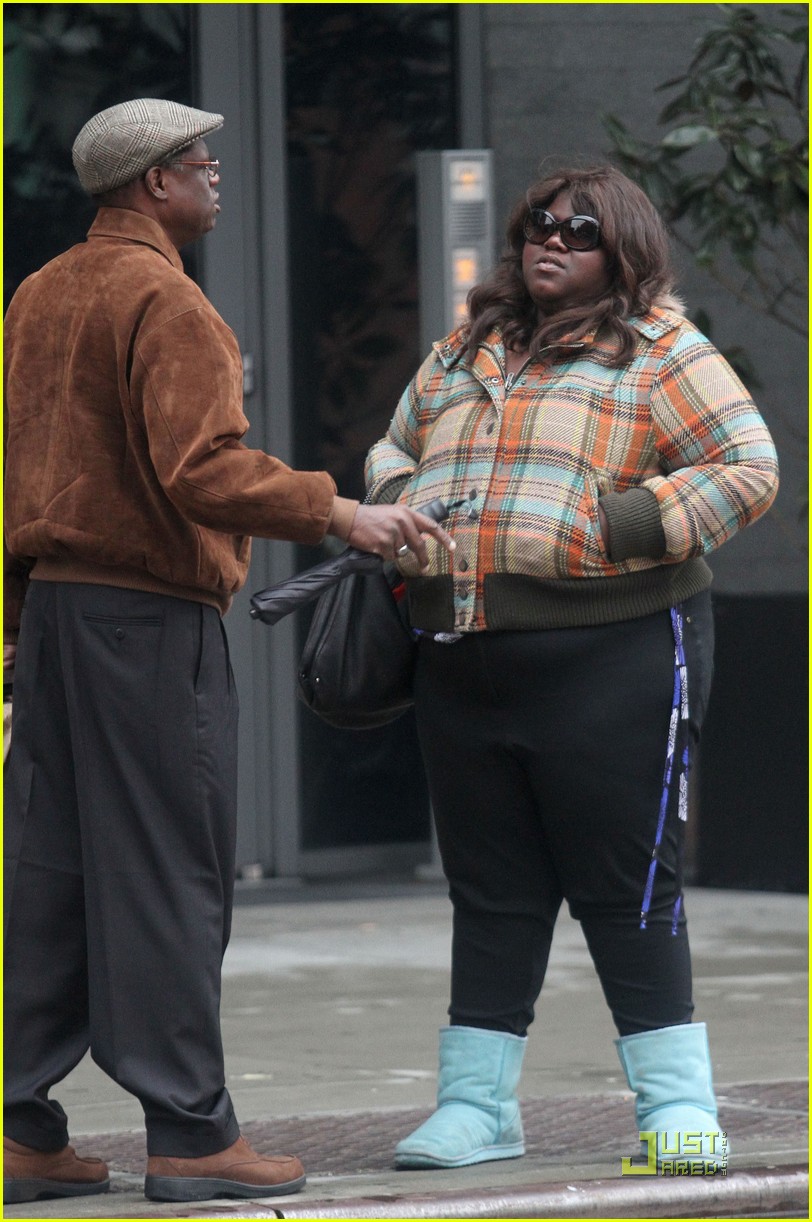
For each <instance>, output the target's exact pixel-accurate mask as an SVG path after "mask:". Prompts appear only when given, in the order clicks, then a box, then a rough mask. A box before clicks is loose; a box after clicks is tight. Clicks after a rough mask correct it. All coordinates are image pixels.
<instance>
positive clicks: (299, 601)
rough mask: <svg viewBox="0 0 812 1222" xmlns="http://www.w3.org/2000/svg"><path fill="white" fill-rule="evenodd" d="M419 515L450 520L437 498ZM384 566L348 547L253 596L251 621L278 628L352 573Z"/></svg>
mask: <svg viewBox="0 0 812 1222" xmlns="http://www.w3.org/2000/svg"><path fill="white" fill-rule="evenodd" d="M451 508H454V506H451ZM417 512H418V513H423V514H425V515H426V517H427V518H433V520H434V521H435V522H443V521H445V519H446V518H447V517H448V514H449V506H448V505H446V503H445V501H441V500H440V499H439V498H438V499H437V500H434V501H431V502H430V503H429V504H428V505H421V507H420V508H419V509H418V510H417ZM383 563H384V562H383V560H382V559H381V557H380V556H376V555H375V553H374V552H365V551H362V550H361V548H360V547H348V548H346V549H345V550H344V551H343V552H341V554H340V555H338V556H333V557H331V559H329V560H322V562H321V564H314V565H313V567H312V568H311V569H305V570H304V572H303V573H297V574H296V575H295V576H293V577H288V578H287V580H286V581H279V582H277V584H276V585H274V586H268V588H267V590H260V591H259V592H258V593H256V594H254V595H252V597H251V610H250V611H249V615H250V616H251V618H252V619H258V620H262V622H263V624H275V623H276V622H277V621H278V620H280V619H283V618H284V617H285V616H286V615H289V614H290V613H291V611H295V610H296V608H297V607H303V606H304V605H305V603H309V602H312V601H313V599H314V598H318V596H319V595H320V594H321V593H323V592H324V590H326V589H328V587H329V586H333V585H335V584H336V583H337V582H339V581H341V580H342V579H343V578H344V577H349V575H350V573H377V572H378V571H379V570H380V569H382V568H383Z"/></svg>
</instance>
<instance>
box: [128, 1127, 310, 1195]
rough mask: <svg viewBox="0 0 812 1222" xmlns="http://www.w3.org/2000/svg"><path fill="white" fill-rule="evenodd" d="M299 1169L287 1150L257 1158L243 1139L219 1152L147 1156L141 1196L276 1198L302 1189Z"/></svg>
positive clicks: (301, 1177) (301, 1172)
mask: <svg viewBox="0 0 812 1222" xmlns="http://www.w3.org/2000/svg"><path fill="white" fill-rule="evenodd" d="M304 1184H305V1173H304V1167H303V1166H302V1164H301V1163H300V1162H299V1160H298V1158H294V1157H293V1156H292V1155H290V1154H282V1155H279V1156H271V1157H269V1158H262V1157H261V1156H260V1155H259V1154H256V1153H255V1152H254V1151H253V1150H252V1149H251V1147H250V1146H249V1144H248V1142H247V1141H246V1140H245V1138H244V1137H238V1138H237V1140H236V1141H235V1142H234V1145H233V1146H229V1147H228V1149H227V1150H221V1151H220V1153H219V1154H207V1155H206V1156H205V1157H204V1158H174V1157H170V1156H168V1155H165V1154H154V1155H151V1156H150V1158H148V1159H147V1178H146V1180H145V1181H144V1195H145V1196H146V1197H147V1198H148V1200H150V1201H210V1200H212V1198H214V1197H277V1196H282V1195H283V1194H285V1193H288V1192H300V1191H301V1189H302V1188H304Z"/></svg>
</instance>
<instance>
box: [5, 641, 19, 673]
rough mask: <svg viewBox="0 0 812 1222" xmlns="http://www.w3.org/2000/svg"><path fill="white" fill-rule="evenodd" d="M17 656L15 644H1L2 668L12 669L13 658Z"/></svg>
mask: <svg viewBox="0 0 812 1222" xmlns="http://www.w3.org/2000/svg"><path fill="white" fill-rule="evenodd" d="M16 657H17V646H16V645H4V646H3V670H4V671H6V670H12V669H13V668H14V659H15V658H16Z"/></svg>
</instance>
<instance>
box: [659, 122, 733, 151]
mask: <svg viewBox="0 0 812 1222" xmlns="http://www.w3.org/2000/svg"><path fill="white" fill-rule="evenodd" d="M718 139H719V133H718V132H717V131H716V129H715V128H713V127H705V126H702V125H701V124H700V125H697V126H695V127H675V128H674V130H673V131H672V132H669V133H668V135H667V136H664V137H663V139H662V140H661V141H660V144H661V146H662V147H663V148H668V149H673V148H677V149H689V148H694V147H695V146H696V145H697V144H708V143H709V142H710V141H711V140H718Z"/></svg>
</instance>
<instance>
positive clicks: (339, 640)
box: [299, 566, 418, 730]
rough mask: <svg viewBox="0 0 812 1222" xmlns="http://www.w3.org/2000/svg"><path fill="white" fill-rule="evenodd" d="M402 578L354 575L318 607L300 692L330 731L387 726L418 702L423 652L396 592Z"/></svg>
mask: <svg viewBox="0 0 812 1222" xmlns="http://www.w3.org/2000/svg"><path fill="white" fill-rule="evenodd" d="M398 580H399V578H398V574H397V572H395V571H393V570H392V569H391V568H390V567H389V566H386V567H383V568H381V569H380V570H379V571H378V572H375V573H366V574H365V573H352V574H351V575H350V576H349V577H345V578H344V580H343V581H340V582H338V584H337V585H334V586H331V587H330V588H329V589H328V590H326V591H325V592H324V593H323V594H322V595H321V596H320V597H319V600H318V602H317V603H316V610H315V612H314V614H313V619H312V622H311V624H310V631H309V632H308V634H307V640H306V641H305V646H304V650H303V651H302V657H301V661H300V663H299V694H300V696H301V698H302V699H303V700H304V702H305V704H306V705H307V706H308V708H310V709H312V710H313V712H314V713H316V714H317V715H318V716H319V717H321V718H322V720H323V721H326V722H328V723H329V725H331V726H338V727H339V728H342V729H353V730H364V729H372V728H374V727H375V726H383V725H386V724H387V723H388V722H390V721H394V720H395V719H396V718H398V717H400V716H401V715H402V714H403V713H405V712H406V710H407V709H408V708H410V707H411V705H412V703H413V695H412V691H413V683H414V670H415V662H416V659H417V648H418V647H417V642H416V640H415V638H414V636H413V635H412V633H411V631H410V629H409V627H408V625H407V623H406V620H405V617H404V615H403V613H402V612H401V609H400V605H399V604H398V603H397V602H396V601H395V597H394V595H393V593H392V589H393V583H394V582H396V581H398Z"/></svg>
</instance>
